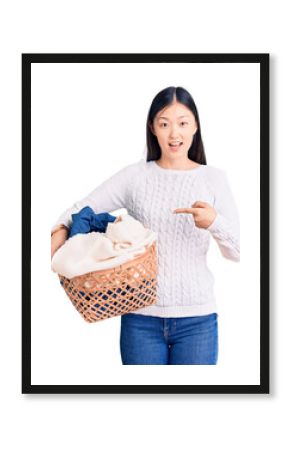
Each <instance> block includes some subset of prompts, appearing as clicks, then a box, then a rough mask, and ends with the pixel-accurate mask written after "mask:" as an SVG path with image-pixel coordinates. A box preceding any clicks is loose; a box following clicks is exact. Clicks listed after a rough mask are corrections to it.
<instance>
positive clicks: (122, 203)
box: [51, 163, 136, 232]
mask: <svg viewBox="0 0 290 450" xmlns="http://www.w3.org/2000/svg"><path fill="white" fill-rule="evenodd" d="M135 167H136V163H134V164H130V165H128V166H126V167H124V168H123V169H121V170H119V171H118V172H116V173H115V174H114V175H112V176H111V177H110V178H108V179H107V180H105V181H104V182H103V183H102V184H100V185H99V186H97V187H96V188H95V189H94V190H93V191H91V192H90V193H89V194H88V195H87V196H86V197H84V198H82V199H81V200H79V201H77V202H75V203H74V204H73V205H72V206H71V207H70V208H68V209H67V210H65V211H64V212H63V213H62V214H61V215H60V216H59V217H58V219H57V221H56V222H55V223H54V225H53V227H52V228H51V232H53V231H54V230H55V229H57V228H58V226H59V225H60V224H63V225H65V226H66V227H68V228H70V226H71V224H72V214H75V213H78V212H79V211H80V210H81V209H82V208H83V207H85V206H90V207H91V208H92V209H93V211H94V212H95V213H97V214H98V213H100V212H110V211H114V210H115V209H120V208H126V204H127V192H128V186H129V183H130V181H131V180H132V175H133V173H134V172H135V171H134V168H135Z"/></svg>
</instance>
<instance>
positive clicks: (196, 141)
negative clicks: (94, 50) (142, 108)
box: [146, 86, 206, 165]
mask: <svg viewBox="0 0 290 450" xmlns="http://www.w3.org/2000/svg"><path fill="white" fill-rule="evenodd" d="M174 100H176V101H178V102H179V103H182V104H183V105H184V106H187V108H189V109H190V111H191V112H192V113H193V115H194V117H195V120H196V123H197V131H196V133H195V135H194V137H193V140H192V144H191V147H190V148H189V150H188V158H189V159H191V160H192V161H194V162H197V163H198V164H204V165H206V156H205V152H204V147H203V142H202V138H201V130H200V123H199V116H198V112H197V108H196V105H195V103H194V100H193V98H192V96H191V95H190V93H189V92H188V91H187V90H186V89H184V88H182V87H180V86H178V87H175V86H169V87H167V88H166V89H163V90H162V91H160V92H158V94H157V95H156V96H155V97H154V99H153V101H152V104H151V106H150V109H149V112H148V116H147V123H146V143H147V157H146V160H147V161H152V160H157V159H159V158H160V157H161V149H160V146H159V143H158V140H157V137H156V136H155V135H154V134H153V133H152V131H151V128H150V125H151V126H153V120H154V118H155V116H156V114H157V113H158V112H159V111H161V110H162V109H163V108H165V107H166V106H169V105H171V104H172V103H173V102H174Z"/></svg>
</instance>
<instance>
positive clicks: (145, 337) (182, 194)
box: [51, 86, 240, 365]
mask: <svg viewBox="0 0 290 450" xmlns="http://www.w3.org/2000/svg"><path fill="white" fill-rule="evenodd" d="M84 206H90V207H91V208H92V209H93V210H94V211H95V212H96V213H99V212H104V211H105V212H109V211H113V210H116V209H119V208H126V209H127V211H128V213H129V214H130V215H132V216H133V217H135V218H136V219H137V220H139V221H140V222H141V223H142V224H143V225H144V226H146V227H148V228H150V229H151V230H153V231H156V232H157V235H158V278H157V302H156V304H154V305H152V306H148V307H145V308H142V309H139V310H138V311H134V312H132V313H129V314H125V315H123V316H121V333H120V350H121V358H122V363H123V364H154V365H155V364H162V365H164V364H168V365H171V364H175V365H176V364H190V365H192V364H211V365H213V364H217V360H218V313H217V306H216V299H215V294H214V289H213V285H214V277H213V275H212V273H211V271H210V270H209V268H208V266H207V261H206V258H207V252H208V248H209V242H210V237H211V236H212V237H213V238H214V240H215V241H216V242H217V244H218V246H219V249H220V251H221V254H222V256H223V257H225V258H227V259H230V260H232V261H239V260H240V225H239V214H238V210H237V206H236V203H235V200H234V198H233V194H232V191H231V189H230V186H229V183H228V179H227V175H226V173H225V171H224V170H222V169H220V168H216V167H213V166H209V165H207V163H206V157H205V152H204V147H203V142H202V138H201V128H200V121H199V115H198V112H197V108H196V105H195V103H194V100H193V98H192V96H191V95H190V93H189V92H188V91H187V90H185V89H184V88H182V87H172V86H171V87H168V88H166V89H164V90H162V91H161V92H159V93H158V94H157V95H156V96H155V98H154V99H153V101H152V104H151V106H150V109H149V113H148V118H147V158H146V161H144V160H140V161H138V162H137V163H133V164H130V165H128V166H126V167H124V168H123V169H122V170H120V171H119V172H117V173H116V174H115V175H113V176H112V177H111V178H109V179H108V180H106V181H105V182H103V183H102V184H101V185H100V186H98V187H97V188H96V189H95V190H94V191H92V192H91V193H90V194H89V195H88V196H87V197H85V198H84V199H83V200H81V201H79V202H77V203H75V204H74V205H73V206H72V207H71V208H69V209H68V210H66V211H65V212H64V213H63V214H62V215H61V216H60V217H59V219H58V220H57V222H56V224H55V225H54V227H53V228H52V241H51V254H52V255H53V254H54V252H55V251H56V250H57V249H58V248H59V247H60V246H61V245H62V244H63V243H64V242H65V240H66V239H67V233H68V229H69V227H70V224H71V214H73V213H75V212H78V211H79V210H80V209H81V208H83V207H84Z"/></svg>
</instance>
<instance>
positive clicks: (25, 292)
mask: <svg viewBox="0 0 290 450" xmlns="http://www.w3.org/2000/svg"><path fill="white" fill-rule="evenodd" d="M21 56H22V105H21V108H22V130H21V134H22V180H21V184H22V255H21V259H22V281H21V283H22V330H21V334H22V391H21V393H22V394H269V393H270V392H269V381H270V380H269V367H270V366H269V363H270V361H269V360H270V355H269V340H270V337H269V310H270V304H269V303H270V302H269V288H270V282H269V272H270V271H269V256H270V255H269V236H270V220H269V187H270V186H269V184H270V183H269V137H270V132H269V126H270V120H269V106H270V105H269V91H270V79H269V63H270V54H269V53H22V54H21ZM154 62H155V63H178V62H191V63H259V64H260V384H259V385H166V386H165V385H32V384H31V64H33V63H154ZM262 155H263V157H262Z"/></svg>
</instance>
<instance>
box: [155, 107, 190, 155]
mask: <svg viewBox="0 0 290 450" xmlns="http://www.w3.org/2000/svg"><path fill="white" fill-rule="evenodd" d="M151 130H152V132H153V134H155V136H156V138H157V140H158V143H159V145H160V148H161V152H162V155H161V157H162V158H166V159H167V158H170V159H171V160H172V159H176V158H178V159H179V158H180V159H186V158H188V156H187V154H188V150H189V148H190V147H191V144H192V140H193V136H194V134H195V132H196V130H197V124H196V120H195V117H194V115H193V113H192V112H191V111H190V109H188V108H187V107H186V106H184V105H182V104H181V103H178V102H176V101H175V102H174V103H173V104H171V105H170V106H167V107H166V108H164V109H162V110H161V111H159V112H158V113H157V114H156V116H155V118H154V121H153V127H151Z"/></svg>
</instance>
